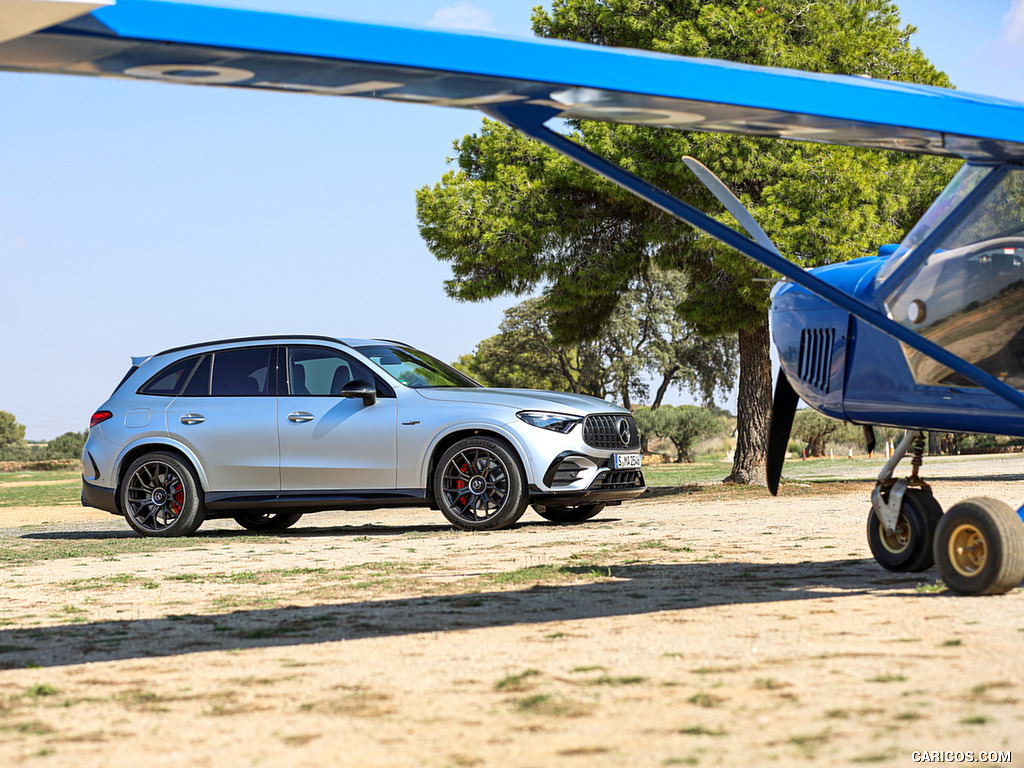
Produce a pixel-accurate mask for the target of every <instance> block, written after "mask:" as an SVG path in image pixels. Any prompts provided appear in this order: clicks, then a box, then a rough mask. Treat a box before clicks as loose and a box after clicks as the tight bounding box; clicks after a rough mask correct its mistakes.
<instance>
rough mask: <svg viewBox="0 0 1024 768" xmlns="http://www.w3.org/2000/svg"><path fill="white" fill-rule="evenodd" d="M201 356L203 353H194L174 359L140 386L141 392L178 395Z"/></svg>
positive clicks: (142, 393) (169, 395) (143, 393)
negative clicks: (190, 355)
mask: <svg viewBox="0 0 1024 768" xmlns="http://www.w3.org/2000/svg"><path fill="white" fill-rule="evenodd" d="M200 357H201V355H193V356H192V357H185V358H182V359H181V360H176V361H174V362H173V363H171V364H170V365H168V366H167V367H166V368H164V369H163V370H161V371H160V372H159V373H158V374H156V375H155V376H153V377H152V378H150V380H149V381H147V382H146V383H145V384H143V385H142V386H141V387H139V389H138V392H139V394H140V395H157V396H162V397H176V396H177V395H178V393H179V392H180V391H181V388H182V386H184V384H185V382H186V381H187V380H188V377H189V374H191V373H192V371H193V369H194V368H195V367H196V363H197V362H198V361H199V358H200Z"/></svg>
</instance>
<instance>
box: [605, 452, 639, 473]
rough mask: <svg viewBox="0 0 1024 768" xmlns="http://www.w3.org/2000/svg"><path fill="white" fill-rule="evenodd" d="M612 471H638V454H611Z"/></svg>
mask: <svg viewBox="0 0 1024 768" xmlns="http://www.w3.org/2000/svg"><path fill="white" fill-rule="evenodd" d="M612 469H640V454H639V453H614V454H612Z"/></svg>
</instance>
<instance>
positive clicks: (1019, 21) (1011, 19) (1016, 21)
mask: <svg viewBox="0 0 1024 768" xmlns="http://www.w3.org/2000/svg"><path fill="white" fill-rule="evenodd" d="M999 40H1000V42H1004V43H1011V44H1015V45H1024V0H1013V2H1011V3H1010V10H1008V11H1007V12H1006V15H1005V16H1003V23H1002V25H1001V26H1000V30H999Z"/></svg>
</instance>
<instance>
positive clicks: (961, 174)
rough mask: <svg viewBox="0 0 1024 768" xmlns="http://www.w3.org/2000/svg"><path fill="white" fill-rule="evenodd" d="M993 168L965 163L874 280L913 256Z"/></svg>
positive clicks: (882, 280) (889, 272) (877, 280)
mask: <svg viewBox="0 0 1024 768" xmlns="http://www.w3.org/2000/svg"><path fill="white" fill-rule="evenodd" d="M991 170H992V169H991V168H990V167H989V166H985V165H970V164H965V165H964V166H963V167H962V168H961V169H960V170H959V171H958V172H957V174H956V176H954V177H953V179H952V181H950V182H949V184H947V185H946V188H945V189H944V190H942V194H940V195H939V196H938V197H937V198H936V200H935V202H934V203H932V204H931V205H930V206H929V207H928V210H927V211H926V212H925V214H924V216H922V217H921V220H920V221H918V222H917V224H915V225H914V228H913V229H911V230H910V232H909V233H908V234H907V236H906V237H905V238H903V242H902V243H900V247H899V248H897V249H896V253H895V254H894V255H893V256H892V257H891V258H890V259H889V260H888V261H887V262H886V263H885V265H884V266H883V267H882V268H881V269H880V270H879V271H878V276H877V277H876V278H875V282H876V283H877V284H878V285H881V284H882V283H884V282H885V280H886V279H887V278H888V277H889V275H890V274H892V273H893V272H894V271H895V270H896V267H898V266H899V265H900V264H901V263H902V262H903V261H904V260H905V259H906V258H907V257H908V256H910V254H911V253H913V251H914V249H915V248H917V246H918V245H920V244H921V243H922V242H924V240H925V238H926V237H928V235H930V234H931V233H932V230H934V229H935V227H937V226H938V225H939V224H940V223H941V222H942V221H944V220H945V219H946V217H947V216H948V215H949V214H950V212H951V211H952V210H953V209H954V208H956V206H958V205H959V204H960V202H961V201H962V200H963V199H964V198H965V197H967V195H969V194H970V193H971V191H973V190H974V188H975V187H976V186H978V184H980V183H981V180H982V179H984V178H985V177H986V176H987V175H988V174H989V172H990V171H991Z"/></svg>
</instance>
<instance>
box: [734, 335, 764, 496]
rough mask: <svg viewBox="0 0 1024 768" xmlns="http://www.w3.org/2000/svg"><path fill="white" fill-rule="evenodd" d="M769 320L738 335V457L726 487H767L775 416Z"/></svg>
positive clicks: (736, 455) (735, 458)
mask: <svg viewBox="0 0 1024 768" xmlns="http://www.w3.org/2000/svg"><path fill="white" fill-rule="evenodd" d="M769 344H770V338H769V334H768V318H767V317H766V318H765V320H764V322H763V323H762V324H761V325H759V326H758V327H757V328H754V329H753V330H744V331H740V332H739V346H740V383H739V394H738V397H737V400H736V454H735V457H734V458H733V463H732V474H730V475H729V476H728V477H727V478H725V482H727V483H740V484H742V485H767V479H766V475H765V461H766V457H767V453H768V422H769V420H770V419H771V414H772V361H771V355H770V352H769Z"/></svg>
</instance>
